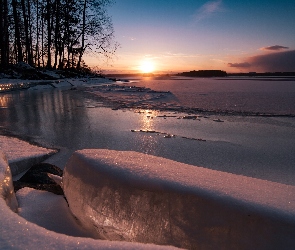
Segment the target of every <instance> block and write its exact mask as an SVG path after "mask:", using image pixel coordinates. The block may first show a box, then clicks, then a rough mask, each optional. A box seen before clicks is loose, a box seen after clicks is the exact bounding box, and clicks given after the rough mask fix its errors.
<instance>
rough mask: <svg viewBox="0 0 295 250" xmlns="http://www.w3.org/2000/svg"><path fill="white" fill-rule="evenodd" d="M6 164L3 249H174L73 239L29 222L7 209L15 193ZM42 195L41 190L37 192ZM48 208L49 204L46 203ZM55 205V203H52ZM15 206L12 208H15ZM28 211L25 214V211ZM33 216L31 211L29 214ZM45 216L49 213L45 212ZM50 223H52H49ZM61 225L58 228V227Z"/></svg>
mask: <svg viewBox="0 0 295 250" xmlns="http://www.w3.org/2000/svg"><path fill="white" fill-rule="evenodd" d="M8 169H9V167H8V164H7V161H6V160H5V159H4V156H3V155H2V154H1V155H0V249H24V248H25V249H105V250H115V249H125V250H138V249H139V250H141V249H142V250H143V249H145V250H146V249H156V250H157V249H159V250H161V249H175V248H173V247H169V246H165V247H163V246H162V247H161V246H156V245H151V244H139V243H126V242H110V241H102V240H94V239H90V238H81V237H72V236H67V235H64V234H59V233H56V232H53V231H49V230H47V229H45V228H43V227H40V226H37V225H36V224H33V223H31V222H28V221H27V220H25V219H24V218H22V217H20V216H19V215H18V214H16V213H14V212H13V211H12V210H11V209H10V208H9V207H8V206H7V204H9V202H7V201H9V200H10V199H9V197H10V196H9V194H12V193H13V194H14V192H13V189H12V180H11V175H10V171H9V170H8ZM38 192H41V191H38ZM14 205H15V204H14ZM47 205H48V203H47ZM53 205H54V204H53ZM13 207H14V206H12V208H13ZM24 212H25V211H24ZM26 212H28V213H30V211H26ZM44 213H45V214H46V211H44ZM66 216H67V215H66ZM47 223H50V222H47ZM56 226H58V225H56Z"/></svg>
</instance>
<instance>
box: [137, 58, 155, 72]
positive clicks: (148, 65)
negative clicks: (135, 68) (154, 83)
mask: <svg viewBox="0 0 295 250" xmlns="http://www.w3.org/2000/svg"><path fill="white" fill-rule="evenodd" d="M139 70H140V71H141V72H142V73H151V72H153V71H154V70H155V64H154V62H152V61H150V60H145V61H142V62H141V64H140V66H139Z"/></svg>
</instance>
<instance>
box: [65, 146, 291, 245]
mask: <svg viewBox="0 0 295 250" xmlns="http://www.w3.org/2000/svg"><path fill="white" fill-rule="evenodd" d="M63 189H64V192H65V195H66V197H67V200H68V203H69V206H70V209H71V211H72V213H73V214H74V215H75V216H76V217H77V218H78V219H79V220H80V222H81V223H82V224H83V225H84V226H85V227H86V228H88V230H91V231H92V232H94V233H96V235H97V237H98V238H103V239H109V240H122V241H123V240H124V241H131V242H144V243H154V244H159V245H174V246H177V247H183V248H188V249H221V248H222V249H292V248H293V249H294V246H295V237H294V235H295V195H294V194H295V186H288V185H283V184H279V183H273V182H270V181H264V180H259V179H254V178H249V177H245V176H238V175H234V174H230V173H224V172H219V171H214V170H210V169H205V168H200V167H195V166H190V165H186V164H183V163H179V162H175V161H172V160H167V159H163V158H160V157H155V156H150V155H145V154H141V153H137V152H123V151H112V150H106V149H87V150H80V151H77V152H75V153H74V154H73V155H72V157H71V158H70V159H69V161H68V163H67V164H66V167H65V169H64V176H63Z"/></svg>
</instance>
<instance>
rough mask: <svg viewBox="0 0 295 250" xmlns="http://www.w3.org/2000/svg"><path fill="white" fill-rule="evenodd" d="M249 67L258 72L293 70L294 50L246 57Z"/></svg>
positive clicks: (294, 62)
mask: <svg viewBox="0 0 295 250" xmlns="http://www.w3.org/2000/svg"><path fill="white" fill-rule="evenodd" d="M247 61H248V62H249V63H250V64H251V68H252V69H255V71H260V72H295V50H290V51H283V52H276V53H270V54H266V55H258V56H253V57H250V58H248V60H247Z"/></svg>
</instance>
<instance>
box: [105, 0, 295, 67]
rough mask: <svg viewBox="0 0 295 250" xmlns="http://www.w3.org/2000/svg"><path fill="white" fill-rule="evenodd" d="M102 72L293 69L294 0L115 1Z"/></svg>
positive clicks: (294, 65) (294, 38)
mask: <svg viewBox="0 0 295 250" xmlns="http://www.w3.org/2000/svg"><path fill="white" fill-rule="evenodd" d="M108 13H109V14H110V16H111V17H112V20H113V25H114V29H115V37H116V41H117V42H118V43H120V48H119V49H118V51H117V54H116V57H115V58H114V59H113V61H112V62H110V63H109V65H108V66H105V65H101V67H102V69H104V71H105V72H110V71H112V72H114V71H116V72H117V73H127V72H133V71H139V72H142V71H146V72H151V71H155V72H167V73H169V72H181V71H189V70H202V69H221V70H225V71H227V72H249V71H256V72H266V71H295V14H294V13H295V1H294V0H259V1H256V0H247V1H237V0H216V1H201V0H169V1H168V0H116V3H115V4H113V5H112V6H111V7H109V8H108Z"/></svg>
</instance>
